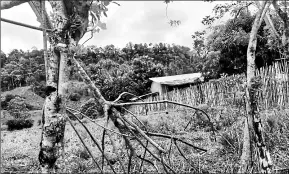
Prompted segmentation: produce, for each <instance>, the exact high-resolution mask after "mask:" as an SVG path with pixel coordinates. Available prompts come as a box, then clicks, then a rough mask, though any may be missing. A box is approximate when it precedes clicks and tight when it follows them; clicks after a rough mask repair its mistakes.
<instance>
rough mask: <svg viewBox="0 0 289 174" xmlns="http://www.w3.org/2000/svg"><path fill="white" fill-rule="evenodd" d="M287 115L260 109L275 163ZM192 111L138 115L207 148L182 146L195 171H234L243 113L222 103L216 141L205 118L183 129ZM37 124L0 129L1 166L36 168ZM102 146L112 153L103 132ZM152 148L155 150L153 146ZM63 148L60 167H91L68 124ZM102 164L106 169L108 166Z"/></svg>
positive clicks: (285, 154) (284, 149) (180, 162)
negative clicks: (15, 129) (199, 150)
mask: <svg viewBox="0 0 289 174" xmlns="http://www.w3.org/2000/svg"><path fill="white" fill-rule="evenodd" d="M224 110H225V112H224ZM40 112H41V111H34V115H35V116H34V119H35V120H38V119H40V115H41V113H40ZM211 114H212V115H215V116H216V115H218V114H220V112H219V111H211ZM286 114H287V115H286ZM288 114H289V112H288V111H277V110H275V111H271V112H266V113H263V115H264V116H263V118H264V121H263V123H264V126H265V131H266V134H265V137H266V140H267V143H268V146H269V148H270V151H271V153H272V158H273V161H274V164H275V168H285V167H287V168H288V166H289V150H288V149H289V145H288V144H289V143H288V142H289V130H288V128H289V119H288ZM190 115H192V114H191V113H190V112H187V111H178V112H170V113H169V114H165V113H162V114H151V115H149V116H142V117H141V118H140V119H141V120H142V121H143V122H144V124H145V125H146V126H147V127H148V129H149V130H150V131H154V132H160V133H167V134H174V135H176V136H180V137H184V138H186V140H188V141H190V142H192V143H193V144H194V145H196V146H199V147H202V148H205V149H208V152H207V153H205V154H201V153H199V152H198V151H196V150H194V149H192V148H189V147H188V146H184V145H181V146H180V147H181V148H182V150H183V151H184V152H185V154H186V157H187V158H188V159H189V160H190V161H191V162H192V164H193V166H194V167H195V168H196V170H197V171H198V172H204V171H209V172H236V170H237V166H238V161H239V157H240V154H241V144H242V143H241V141H242V139H241V137H242V134H241V133H242V130H241V129H240V128H242V126H241V125H242V121H241V120H240V119H238V118H240V117H241V114H240V113H239V112H238V110H234V109H231V108H229V107H228V108H223V114H221V115H222V116H221V117H222V122H223V126H222V127H223V128H222V129H221V130H219V131H218V133H217V142H214V141H213V137H212V133H211V132H208V131H206V129H207V127H206V126H202V124H203V123H202V122H200V121H198V120H194V121H195V122H194V123H193V124H192V125H190V126H189V127H188V129H187V130H186V131H183V127H184V126H185V125H186V123H187V121H188V120H189V119H190ZM86 122H87V121H86ZM98 122H99V123H100V124H102V125H103V124H104V122H105V119H104V118H100V119H98ZM74 124H75V125H76V127H77V128H78V129H79V130H80V132H81V133H80V134H81V136H82V137H83V138H84V139H85V141H86V142H88V144H89V147H90V148H91V149H92V152H93V154H94V155H95V156H98V158H97V160H98V161H100V160H101V159H100V157H99V156H100V153H99V152H98V150H96V147H95V146H94V145H93V144H92V142H91V141H90V138H89V137H88V135H87V134H86V133H85V132H84V129H83V128H81V126H80V125H79V123H76V122H74ZM86 125H87V126H88V127H89V129H90V130H92V132H93V135H94V136H95V137H96V138H97V139H98V140H99V139H100V137H101V132H102V128H100V127H98V126H96V125H94V124H93V123H90V122H87V123H86ZM40 128H41V126H38V124H37V121H36V122H35V125H34V127H33V128H31V129H24V130H20V131H13V132H8V131H3V132H1V133H2V136H1V152H2V154H1V161H2V162H1V168H2V170H6V171H11V170H12V171H30V172H37V171H38V172H39V169H38V158H37V155H38V150H39V142H40V134H41V129H40ZM154 139H155V141H157V142H158V143H159V144H160V145H161V146H162V147H163V148H165V149H169V146H170V140H164V139H163V138H154ZM105 145H106V146H105V147H106V151H107V152H108V153H111V152H112V147H111V145H110V142H109V140H108V138H107V137H106V141H105ZM133 145H134V147H136V149H137V153H140V152H141V149H140V148H139V146H137V145H136V143H135V141H133ZM150 149H151V150H153V148H152V147H150ZM65 152H66V153H65V158H64V159H62V158H60V160H58V165H59V167H60V169H61V172H73V173H75V172H81V171H83V172H88V171H95V169H93V168H95V166H94V165H93V164H92V160H91V158H89V157H88V155H87V152H86V151H85V150H84V147H83V146H82V145H81V143H80V141H79V140H78V138H77V136H76V134H75V132H74V131H73V130H72V127H71V126H70V125H67V127H66V133H65ZM171 155H172V156H171V166H174V167H176V168H178V171H179V172H181V171H189V170H192V168H191V167H190V166H189V165H185V160H184V159H183V158H182V157H181V156H180V155H179V153H178V152H177V150H176V148H174V150H173V152H172V154H171ZM115 167H116V168H119V165H118V163H116V164H115ZM146 168H147V170H150V169H151V170H152V168H151V167H150V166H148V165H147V166H146ZM106 169H108V168H107V167H106Z"/></svg>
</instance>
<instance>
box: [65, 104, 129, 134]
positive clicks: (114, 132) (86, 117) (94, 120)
mask: <svg viewBox="0 0 289 174" xmlns="http://www.w3.org/2000/svg"><path fill="white" fill-rule="evenodd" d="M66 108H67V109H68V110H72V111H74V112H78V113H79V114H81V115H82V116H83V117H85V118H86V119H88V120H89V121H91V122H93V123H94V124H96V125H97V126H99V127H102V128H103V129H105V130H108V131H111V132H113V133H115V134H118V135H121V136H125V137H130V138H132V136H130V135H125V134H122V133H119V132H116V131H114V130H111V129H109V128H107V127H105V126H102V125H101V124H98V123H97V122H96V121H95V120H92V119H91V118H89V117H88V116H87V115H85V114H84V113H82V112H80V111H78V110H75V109H72V108H70V107H66Z"/></svg>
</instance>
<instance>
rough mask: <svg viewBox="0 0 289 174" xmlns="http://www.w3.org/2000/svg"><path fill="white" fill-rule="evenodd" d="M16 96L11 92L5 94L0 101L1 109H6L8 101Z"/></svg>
mask: <svg viewBox="0 0 289 174" xmlns="http://www.w3.org/2000/svg"><path fill="white" fill-rule="evenodd" d="M15 97H16V96H14V95H12V94H7V95H6V96H5V98H4V100H3V101H1V108H2V109H7V107H8V103H9V102H10V100H12V99H14V98H15Z"/></svg>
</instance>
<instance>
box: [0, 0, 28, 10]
mask: <svg viewBox="0 0 289 174" xmlns="http://www.w3.org/2000/svg"><path fill="white" fill-rule="evenodd" d="M28 1H29V0H21V1H16V0H15V1H1V8H0V9H1V10H6V9H10V8H12V7H15V6H18V5H20V4H23V3H25V2H28Z"/></svg>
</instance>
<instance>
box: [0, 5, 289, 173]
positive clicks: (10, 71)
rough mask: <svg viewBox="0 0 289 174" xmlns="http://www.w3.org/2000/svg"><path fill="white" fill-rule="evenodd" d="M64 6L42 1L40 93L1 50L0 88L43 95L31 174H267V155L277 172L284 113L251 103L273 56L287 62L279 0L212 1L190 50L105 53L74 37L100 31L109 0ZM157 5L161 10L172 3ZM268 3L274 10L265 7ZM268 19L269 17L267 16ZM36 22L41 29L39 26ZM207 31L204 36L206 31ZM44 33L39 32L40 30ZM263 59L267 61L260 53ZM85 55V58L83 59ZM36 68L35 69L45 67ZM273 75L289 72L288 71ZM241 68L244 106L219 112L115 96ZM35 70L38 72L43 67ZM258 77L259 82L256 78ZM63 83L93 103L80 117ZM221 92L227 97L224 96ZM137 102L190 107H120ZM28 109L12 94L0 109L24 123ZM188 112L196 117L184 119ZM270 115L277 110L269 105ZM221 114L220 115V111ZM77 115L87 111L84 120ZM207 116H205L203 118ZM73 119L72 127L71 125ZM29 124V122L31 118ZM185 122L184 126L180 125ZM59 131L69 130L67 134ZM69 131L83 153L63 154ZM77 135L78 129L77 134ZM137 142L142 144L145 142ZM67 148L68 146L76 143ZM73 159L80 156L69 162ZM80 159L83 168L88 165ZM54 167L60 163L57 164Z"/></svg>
mask: <svg viewBox="0 0 289 174" xmlns="http://www.w3.org/2000/svg"><path fill="white" fill-rule="evenodd" d="M62 2H63V1H53V2H52V1H51V2H50V3H51V6H52V9H53V11H54V12H53V15H52V16H51V17H52V18H51V21H50V20H49V18H48V20H49V21H48V23H50V22H51V25H47V26H46V27H47V28H48V29H53V30H51V32H49V33H48V36H49V42H50V45H51V50H50V51H49V52H47V54H46V52H45V54H44V55H47V57H49V61H47V59H44V60H45V61H46V62H45V69H46V74H44V76H39V77H38V81H40V82H41V81H42V82H43V83H42V84H44V83H46V85H45V90H44V89H41V86H42V87H43V85H40V84H39V83H36V82H33V78H31V73H32V72H28V73H26V72H25V70H22V69H21V68H22V66H24V67H25V66H27V67H28V68H32V69H33V66H34V65H31V64H29V66H28V64H27V59H25V58H22V57H21V58H20V59H21V61H20V59H19V61H18V60H16V59H15V57H16V56H15V55H17V56H19V55H21V52H20V53H19V54H18V52H17V51H16V53H15V54H14V53H13V55H14V57H13V56H10V55H9V56H8V57H6V55H3V54H2V53H1V54H2V55H3V59H5V60H4V62H5V63H6V59H7V60H8V61H7V62H8V63H7V64H3V65H2V64H1V66H3V69H4V70H5V71H3V74H4V75H5V74H6V75H5V79H6V80H4V81H3V82H2V81H1V84H2V83H3V84H4V85H6V86H5V87H6V88H7V90H9V89H13V88H15V87H18V86H22V85H23V84H25V85H29V83H30V82H31V81H32V83H30V85H32V86H33V87H35V89H39V88H40V90H39V91H38V92H39V94H40V93H41V91H45V94H44V95H45V96H46V101H45V104H44V108H43V111H42V114H43V115H42V117H43V122H45V124H43V125H42V134H41V142H40V151H39V155H38V157H39V166H40V169H36V170H41V172H45V173H46V172H52V171H54V170H56V171H57V170H58V169H62V170H64V171H65V172H91V171H93V170H95V168H98V170H97V171H98V172H99V171H101V172H103V171H105V172H106V171H109V172H114V173H118V172H128V173H130V172H159V173H164V172H166V173H169V172H173V173H181V172H199V173H206V172H208V171H210V172H231V173H235V172H240V173H243V172H244V173H245V172H263V173H265V172H266V173H268V172H270V171H271V169H272V165H273V163H272V160H271V157H270V156H271V155H272V157H273V161H278V164H275V166H273V167H275V168H273V169H274V170H277V171H280V168H283V167H284V166H285V167H286V166H287V165H288V159H287V158H284V157H283V156H282V155H280V154H278V153H279V152H282V153H283V154H286V156H288V136H287V135H288V131H287V130H288V124H287V122H288V119H286V116H285V115H286V114H287V112H288V111H287V110H283V111H282V112H280V113H279V115H281V117H278V120H275V119H274V118H275V117H276V118H277V114H275V115H274V117H266V114H267V112H268V111H262V110H261V111H260V108H265V107H267V105H266V104H264V103H259V102H258V101H259V99H258V97H259V95H260V93H261V92H262V91H260V89H261V88H262V85H264V84H266V85H268V81H267V80H266V76H262V75H257V74H258V73H259V74H260V72H264V69H262V67H264V66H266V65H270V64H272V63H273V62H274V61H275V60H276V59H278V58H281V59H287V58H288V45H289V44H288V40H289V39H288V38H289V35H288V33H289V32H288V14H287V4H284V3H283V2H282V1H281V3H280V2H278V1H276V0H273V1H272V2H271V1H270V2H269V1H267V0H266V1H264V2H263V3H262V4H260V3H259V1H256V2H255V1H254V2H247V1H246V2H240V1H238V2H236V3H226V4H225V5H216V7H215V8H214V15H213V16H207V17H205V18H204V20H203V21H202V22H203V24H205V25H207V26H208V30H207V31H199V32H196V33H195V34H194V35H193V36H192V37H193V42H194V43H193V45H194V50H193V51H190V49H187V48H186V47H181V46H175V45H173V46H172V47H171V46H170V45H166V44H162V43H160V44H157V45H154V46H153V47H149V46H147V45H141V44H140V45H138V44H135V45H133V44H131V43H129V44H128V45H127V46H126V48H125V49H122V50H120V49H117V48H114V46H113V45H110V46H107V48H105V49H102V48H97V47H94V46H90V47H86V48H84V47H81V46H77V44H78V41H79V40H80V39H81V38H82V36H83V35H84V34H85V33H86V32H87V31H91V33H92V35H93V33H95V32H96V31H98V30H99V29H98V30H97V29H96V27H97V26H99V28H102V29H105V28H106V26H105V24H104V23H102V22H101V21H100V16H102V15H104V16H106V11H107V10H108V9H107V7H106V6H107V5H108V4H109V3H110V2H109V1H97V2H96V3H92V2H91V3H88V2H86V1H66V3H62ZM75 2H78V3H75ZM165 2H166V3H167V4H168V3H169V2H170V1H165ZM20 3H21V2H12V1H7V2H1V9H2V8H4V9H7V8H11V7H13V6H15V5H18V4H20ZM271 3H272V5H273V8H274V11H269V7H270V6H271ZM285 3H286V1H285ZM252 4H253V5H255V8H256V9H257V12H256V13H255V14H251V12H252V11H251V10H249V9H248V6H250V5H252ZM280 6H281V7H282V8H281V7H280ZM283 7H284V8H283ZM227 12H230V13H231V14H233V15H234V19H229V20H228V21H226V22H225V24H224V25H223V24H222V25H214V21H215V20H216V19H220V18H222V17H223V16H224V14H226V13H227ZM269 13H272V14H273V15H275V16H273V17H272V16H270V14H269ZM88 15H89V16H88ZM38 17H39V16H38ZM89 17H91V21H89V20H90V18H89ZM42 19H44V18H42ZM42 19H40V21H41V20H42ZM62 19H64V20H62ZM263 19H265V20H264V21H265V22H263ZM272 21H273V22H272ZM41 22H43V26H44V27H45V24H44V22H45V21H41ZM173 23H174V21H172V20H171V22H170V24H171V25H173ZM179 24H180V21H178V22H176V25H179ZM265 24H266V26H265ZM276 28H277V29H278V30H276ZM208 31H209V32H208ZM207 32H208V35H206V33H207ZM43 34H44V35H46V33H45V32H44V33H43ZM280 36H282V38H281V37H280ZM62 45H65V47H63V46H62ZM257 45H258V47H257ZM257 48H258V49H257ZM13 51H15V50H13ZM264 54H266V55H267V56H263V55H264ZM244 55H245V56H244ZM47 57H46V58H47ZM87 57H89V58H88V59H87ZM93 57H96V59H94V58H93ZM244 58H246V61H245V59H244ZM1 59H2V56H1ZM39 64H42V65H43V62H42V63H39ZM256 68H259V71H256ZM35 69H36V70H35ZM35 69H34V70H35V71H33V72H35V73H36V72H38V69H39V67H35ZM280 69H281V71H282V72H284V73H287V74H288V70H287V69H286V66H285V68H280ZM42 70H43V69H42ZM245 70H246V73H247V74H246V78H247V83H246V91H245V94H243V95H241V100H242V96H244V99H245V102H244V103H243V102H239V103H238V104H234V103H235V102H233V103H232V104H230V105H229V106H222V107H223V108H222V109H221V110H222V112H221V113H219V112H218V111H219V110H220V109H219V108H214V109H213V108H211V109H213V110H217V111H216V112H213V111H212V110H208V109H203V107H201V106H197V107H192V106H189V105H185V104H183V103H178V102H173V101H169V100H163V101H157V102H156V101H154V102H139V103H135V102H129V103H126V102H127V98H125V97H123V96H124V95H125V94H129V93H133V94H134V95H142V94H145V93H147V92H148V91H149V86H150V82H149V80H148V79H149V78H150V77H155V76H163V75H174V74H182V73H186V72H202V73H203V74H204V75H205V77H206V80H209V79H214V78H219V77H221V76H223V75H224V76H226V75H227V74H229V75H235V74H240V73H244V72H245ZM76 72H77V73H76ZM21 73H23V74H21ZM41 73H42V75H43V71H42V72H41ZM279 73H280V72H279ZM27 74H30V75H28V77H29V78H28V77H27ZM268 74H269V75H271V74H270V73H267V72H266V75H268ZM274 75H275V74H274ZM264 77H265V80H263V79H264ZM270 78H275V77H270ZM23 79H24V80H23ZM27 79H28V80H27ZM31 79H32V80H31ZM45 79H46V81H45ZM69 80H76V81H81V80H82V81H83V82H84V83H85V84H86V85H87V86H88V87H89V88H90V93H91V94H92V95H93V97H94V98H93V99H94V101H93V100H90V101H89V102H87V103H85V104H84V105H82V108H81V112H79V111H77V110H76V109H75V108H70V107H67V106H66V99H67V98H69V99H70V100H72V101H75V102H79V101H81V95H83V93H82V94H80V93H79V92H80V91H81V90H80V91H79V92H74V93H70V95H69V96H68V94H69V93H68V92H67V89H68V87H69V83H68V81H69ZM223 80H224V81H226V83H234V82H235V81H234V79H233V80H232V81H231V80H229V79H226V78H224V79H223ZM220 81H222V79H221V80H220ZM264 81H265V82H264ZM275 81H277V80H275ZM284 81H285V79H283V78H282V79H281V81H278V82H277V83H272V84H274V85H276V84H278V85H277V86H278V87H276V88H274V87H273V89H278V88H279V86H282V85H284V86H286V87H288V85H287V83H288V82H284ZM281 84H282V85H281ZM218 87H219V86H218ZM197 88H198V89H197V90H198V91H199V92H201V94H200V95H199V96H197V97H199V98H200V101H198V102H199V104H205V101H206V100H205V99H206V97H205V96H210V95H211V93H210V92H211V91H212V90H210V88H213V89H214V87H211V86H210V88H208V89H206V90H207V92H206V93H204V92H205V91H202V89H201V88H200V87H197ZM243 88H244V86H243ZM243 88H242V89H241V88H238V89H237V91H238V92H243V91H242V90H244V89H243ZM286 91H287V89H286ZM225 92H227V93H228V90H227V91H225ZM230 92H231V91H230ZM273 92H274V93H279V92H280V91H278V90H275V91H274V90H273ZM185 94H186V98H187V97H188V96H189V93H187V91H185ZM191 94H192V93H191ZM191 94H190V95H191ZM286 94H287V92H286ZM42 95H43V94H42ZM261 95H262V94H261ZM181 97H182V96H178V97H177V98H176V100H180V98H181ZM266 97H267V98H269V97H268V96H266ZM207 98H210V97H207ZM281 99H282V101H283V102H284V101H285V102H284V105H286V104H288V102H287V101H286V100H283V98H282V97H281ZM191 100H192V99H191ZM226 100H227V98H226ZM5 101H6V99H5ZM207 102H208V101H207ZM226 102H228V101H226ZM278 102H279V98H278ZM286 102H287V103H286ZM228 103H230V101H229V102H228ZM139 104H142V105H147V104H150V105H152V106H156V107H158V106H162V105H165V106H166V108H168V106H169V108H174V107H170V105H172V106H176V105H178V106H182V107H184V106H185V107H186V108H190V110H187V109H184V110H182V111H181V110H179V111H178V112H177V113H174V112H172V114H168V113H169V112H168V110H167V111H166V115H162V116H160V117H154V116H151V115H149V116H146V118H141V117H139V116H136V115H135V114H134V113H132V112H131V111H129V110H127V106H131V105H139ZM245 104H246V107H245V106H244V107H243V108H240V106H238V105H245ZM4 105H5V104H4ZM264 105H265V106H264ZM146 107H147V106H146ZM26 108H27V106H26V105H25V103H24V102H23V99H21V98H20V97H15V98H14V99H10V101H9V102H8V104H7V109H8V110H9V112H10V113H11V114H12V115H13V116H14V117H15V118H16V119H19V120H21V119H22V120H24V119H25V118H26V117H28V115H26V111H27V109H26ZM192 109H193V110H194V114H193V116H195V115H196V116H195V117H193V116H192V115H191V114H192V111H191V110H192ZM273 109H276V108H274V106H273ZM279 109H280V108H279ZM19 110H21V112H20V111H19ZM22 110H23V111H22ZM204 110H206V111H204ZM223 110H226V111H225V112H223ZM96 111H97V112H96ZM146 111H147V108H146ZM66 112H67V113H69V117H67V116H66V114H65V113H66ZM82 112H85V113H88V114H89V115H88V116H87V115H85V114H84V113H82ZM182 112H183V113H182ZM181 113H182V114H181ZM208 113H210V115H211V116H212V117H211V118H210V116H209V115H208ZM231 114H232V115H231ZM77 115H81V117H85V119H87V120H86V121H85V122H82V121H81V120H80V118H79V117H78V116H77ZM264 115H265V116H264ZM101 116H104V117H105V118H104V119H103V121H104V124H105V126H102V125H103V124H102V125H101V124H98V123H97V121H95V120H93V119H91V118H99V117H101ZM164 117H165V118H164ZM192 117H193V118H192ZM70 118H74V119H70ZM243 118H244V119H243ZM141 119H142V121H141ZM73 120H74V121H78V122H79V123H80V124H77V123H75V122H73ZM88 120H89V121H92V122H93V124H96V125H97V126H99V127H101V130H99V129H95V125H94V126H90V128H91V129H92V130H94V131H95V132H96V134H97V136H98V140H100V139H101V144H99V143H98V142H97V141H96V140H95V139H94V137H93V134H91V132H90V131H89V130H88V129H87V127H86V125H89V124H88ZM66 121H68V122H69V124H70V126H69V127H66ZM25 123H26V122H25ZM262 123H265V124H262ZM9 124H10V125H11V126H10V129H18V127H20V126H19V125H23V124H24V123H23V122H20V123H18V122H13V121H10V122H9ZM27 124H28V125H29V121H28V122H27ZM16 125H17V126H16ZM77 125H78V127H77ZM26 126H27V125H26ZM184 126H185V128H183V127H184ZM22 127H23V126H22ZM243 127H244V128H243ZM93 128H94V129H93ZM276 128H277V130H276ZM66 129H70V130H69V131H67V130H66ZM72 129H73V130H74V131H75V134H73V135H72V137H76V136H77V137H78V138H79V139H80V141H81V144H82V145H81V146H80V145H76V144H77V143H75V142H74V143H72V144H70V146H68V147H70V148H72V149H73V150H75V148H76V147H81V149H78V150H77V151H74V154H73V153H72V155H71V154H68V156H70V157H69V158H65V154H64V152H65V151H64V149H63V148H64V146H65V144H64V142H65V141H66V139H65V138H66V136H64V134H65V133H67V132H68V133H71V132H72ZM77 129H81V130H83V131H77ZM84 130H85V131H84ZM192 131H194V133H198V134H197V135H199V136H198V137H195V136H194V135H193V134H192ZM84 132H86V133H87V134H86V133H84ZM211 132H212V133H211ZM101 133H102V135H101ZM283 133H285V134H283ZM280 134H281V135H280ZM94 135H95V134H94ZM105 135H108V137H109V139H110V141H106V136H105ZM195 135H196V134H195ZM72 137H69V139H68V140H67V141H68V142H67V143H69V141H71V140H72V139H73V138H72ZM88 137H89V138H88ZM100 137H102V138H100ZM241 137H242V138H241ZM253 137H254V139H253ZM280 137H281V138H280ZM278 138H279V139H278ZM88 139H92V141H93V143H92V144H91V143H88V142H89V141H88ZM252 140H255V141H252ZM271 140H273V141H271ZM1 141H4V139H3V140H2V139H1ZM11 142H12V141H11ZM144 142H146V143H145V144H144ZM253 142H254V143H253ZM267 142H268V145H267V144H266V143H267ZM275 142H278V145H279V146H277V145H276V144H274V143H275ZM56 144H57V145H62V152H63V156H62V157H63V159H61V158H60V156H59V154H60V152H61V150H60V148H59V147H57V146H56ZM108 144H109V145H108ZM72 145H76V147H73V146H72ZM124 145H125V146H124ZM93 147H94V148H95V150H94V151H91V150H90V148H93ZM84 150H85V151H84ZM70 151H71V150H70ZM148 154H149V155H148ZM66 155H67V154H66ZM73 155H74V156H77V157H78V159H80V160H79V161H78V162H76V161H75V160H74V156H73ZM22 158H24V157H23V155H22V156H21V155H20V156H18V157H17V156H16V157H13V159H14V160H16V159H22ZM57 159H58V161H57ZM59 159H60V160H59ZM88 160H90V161H89V162H90V163H87V161H88ZM200 161H203V163H201V162H200ZM58 162H59V163H60V164H59V166H60V167H58V165H57V163H58ZM252 162H253V163H252ZM73 163H75V164H76V165H74V166H76V167H75V168H71V167H70V164H73ZM7 166H8V165H7ZM6 168H7V167H6ZM93 168H94V169H93ZM10 170H11V168H10Z"/></svg>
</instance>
